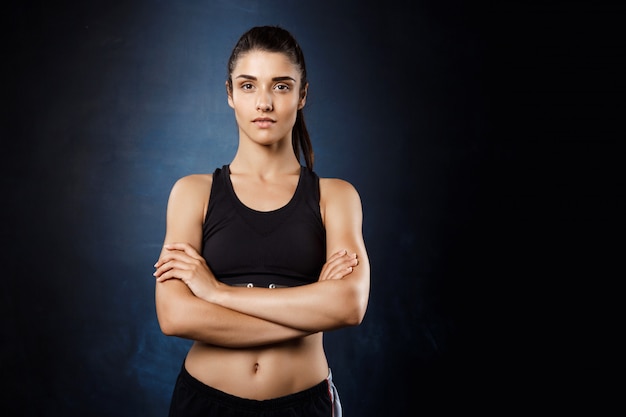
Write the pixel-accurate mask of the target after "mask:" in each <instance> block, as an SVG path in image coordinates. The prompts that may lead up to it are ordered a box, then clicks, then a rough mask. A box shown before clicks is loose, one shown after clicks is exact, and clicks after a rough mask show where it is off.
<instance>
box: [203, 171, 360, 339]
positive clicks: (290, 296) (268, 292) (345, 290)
mask: <svg viewBox="0 0 626 417" xmlns="http://www.w3.org/2000/svg"><path fill="white" fill-rule="evenodd" d="M320 193H321V199H320V208H321V210H322V217H323V220H324V225H325V228H326V247H327V259H329V260H330V259H335V261H334V262H335V264H340V265H345V264H346V262H347V261H346V259H348V258H349V257H350V255H353V254H356V257H357V260H358V264H357V265H356V266H353V267H352V268H351V270H350V269H349V270H348V271H349V272H345V273H342V274H339V275H340V276H342V278H341V279H329V278H330V277H329V276H328V275H326V276H324V275H325V274H324V270H323V271H322V275H321V276H320V280H319V281H318V282H316V283H313V284H310V285H304V286H300V287H292V288H275V289H267V288H240V287H229V286H226V285H219V284H218V285H217V286H216V288H215V289H214V290H213V291H210V292H208V294H207V295H206V296H205V298H206V299H207V301H210V302H213V303H216V304H219V305H222V306H224V307H227V308H229V309H232V310H236V311H239V312H241V313H245V314H248V315H251V316H255V317H258V318H262V319H265V320H269V321H272V322H275V323H278V324H282V325H284V326H288V327H292V328H296V329H301V330H306V331H325V330H332V329H338V328H341V327H347V326H356V325H358V324H360V323H361V321H362V320H363V317H364V316H365V311H366V309H367V304H368V300H369V291H370V264H369V259H368V256H367V251H366V248H365V242H364V239H363V231H362V228H363V210H362V205H361V199H360V197H359V194H358V192H357V191H356V189H355V188H354V187H353V186H352V185H351V184H350V183H348V182H346V181H343V180H339V179H321V180H320ZM342 250H345V251H346V254H345V255H344V256H343V257H342V256H339V258H338V257H337V256H334V257H333V256H332V254H336V253H338V252H340V251H342ZM337 259H338V260H337ZM327 265H328V263H327Z"/></svg>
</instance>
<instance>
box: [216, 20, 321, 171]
mask: <svg viewBox="0 0 626 417" xmlns="http://www.w3.org/2000/svg"><path fill="white" fill-rule="evenodd" d="M250 51H265V52H280V53H282V54H285V55H286V56H287V57H288V58H289V60H290V61H291V62H292V63H293V64H294V65H296V66H297V67H298V68H299V70H300V76H301V82H300V94H304V88H305V86H306V84H307V77H306V65H305V63H304V54H303V53H302V49H300V45H298V42H297V41H296V39H295V38H294V37H293V35H292V34H291V33H289V32H288V31H287V30H285V29H283V28H281V27H279V26H257V27H253V28H252V29H250V30H248V31H247V32H246V33H244V34H243V35H241V37H240V38H239V41H238V42H237V44H236V45H235V47H234V48H233V51H232V53H231V54H230V58H229V59H228V89H229V91H230V92H232V90H233V80H232V76H231V74H232V73H233V70H234V69H235V66H236V65H237V60H238V59H239V58H240V57H241V56H242V55H244V54H246V53H248V52H250ZM292 145H293V151H294V153H295V154H296V158H298V161H300V154H301V153H302V155H304V161H305V163H306V166H307V168H309V169H311V170H312V169H313V147H312V145H311V138H310V137H309V132H308V130H307V128H306V124H305V123H304V114H303V113H302V109H299V110H298V113H297V115H296V123H295V124H294V126H293V131H292Z"/></svg>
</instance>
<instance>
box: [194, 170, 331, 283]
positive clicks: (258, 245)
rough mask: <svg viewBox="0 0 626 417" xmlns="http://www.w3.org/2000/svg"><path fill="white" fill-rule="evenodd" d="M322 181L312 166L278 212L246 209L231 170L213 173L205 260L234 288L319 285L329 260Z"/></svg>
mask: <svg viewBox="0 0 626 417" xmlns="http://www.w3.org/2000/svg"><path fill="white" fill-rule="evenodd" d="M319 203H320V190H319V177H318V176H317V174H315V173H314V172H313V171H311V170H309V169H308V168H306V167H301V168H300V178H299V180H298V185H297V187H296V191H295V193H294V195H293V196H292V198H291V200H290V201H289V202H288V203H287V204H286V205H284V206H283V207H281V208H279V209H276V210H272V211H257V210H253V209H251V208H249V207H247V206H246V205H244V204H243V203H242V202H241V201H240V200H239V198H238V197H237V195H236V194H235V190H234V188H233V184H232V182H231V179H230V169H229V166H228V165H224V166H223V167H222V168H221V169H220V168H217V169H216V170H215V172H214V173H213V185H212V187H211V196H210V199H209V207H208V209H207V214H206V218H205V220H204V224H203V227H202V231H203V236H202V245H203V247H202V256H203V257H204V259H205V260H206V262H207V264H208V266H209V268H211V270H212V271H213V273H214V274H215V277H216V278H217V279H218V280H219V281H221V282H223V283H225V284H228V285H246V284H252V285H254V286H255V287H256V286H261V287H273V286H274V285H275V286H288V287H293V286H298V285H304V284H310V283H313V282H316V281H317V280H318V278H319V274H320V272H321V270H322V266H323V265H324V263H325V262H326V232H325V229H324V224H323V222H322V216H321V213H320V205H319Z"/></svg>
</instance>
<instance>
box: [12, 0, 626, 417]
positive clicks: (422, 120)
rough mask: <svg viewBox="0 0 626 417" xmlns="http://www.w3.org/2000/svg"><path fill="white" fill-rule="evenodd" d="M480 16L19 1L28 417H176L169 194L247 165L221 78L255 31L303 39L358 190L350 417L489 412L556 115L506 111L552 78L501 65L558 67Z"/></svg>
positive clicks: (312, 115) (22, 376) (399, 9)
mask: <svg viewBox="0 0 626 417" xmlns="http://www.w3.org/2000/svg"><path fill="white" fill-rule="evenodd" d="M466 3H467V4H465V3H463V2H454V1H452V2H434V1H432V2H413V1H399V0H393V1H390V2H384V5H382V4H380V3H374V2H362V1H356V0H350V1H341V2H320V1H295V0H294V1H282V2H281V1H276V0H273V1H254V0H231V1H214V2H208V1H180V2H174V1H148V0H142V1H134V2H121V1H114V2H110V1H108V2H105V1H97V2H77V1H76V2H71V1H66V2H61V3H59V2H46V3H44V2H41V3H40V4H37V3H30V4H26V3H25V4H23V5H21V6H13V9H12V10H11V11H10V12H9V13H7V15H8V16H9V28H10V30H11V36H10V37H9V39H8V41H9V45H10V46H9V54H8V58H9V59H7V61H6V62H7V63H6V64H5V65H3V66H4V67H5V69H8V71H9V75H8V76H7V75H5V79H4V82H5V87H4V88H5V91H6V94H5V95H4V97H5V110H6V111H5V115H8V122H7V123H5V124H4V125H3V137H2V151H3V153H2V155H3V157H4V161H3V167H2V170H3V173H4V175H3V176H2V186H3V190H4V191H3V192H4V193H5V194H4V197H3V203H2V210H3V218H4V219H5V224H4V225H3V227H2V234H3V241H4V242H5V245H4V248H5V249H3V259H5V262H3V274H2V276H3V289H2V298H1V306H0V309H1V310H0V313H1V314H2V332H1V334H2V336H1V337H2V351H1V353H2V365H1V369H2V375H3V379H4V380H5V382H7V381H8V387H6V386H5V388H4V389H3V398H6V401H3V403H5V402H7V401H8V403H9V404H10V405H8V410H9V412H10V413H12V414H11V415H29V416H35V415H46V416H74V415H76V416H78V415H93V416H115V417H122V416H154V417H157V416H165V415H166V409H167V405H168V402H169V396H170V392H171V389H172V387H173V384H174V380H175V376H176V374H177V372H178V370H179V367H180V365H181V361H182V359H183V357H184V354H185V352H186V349H187V348H188V346H189V342H188V341H184V340H179V339H176V338H169V337H166V336H164V335H162V334H161V333H160V331H159V328H158V325H157V321H156V316H155V311H154V298H153V291H154V283H153V277H152V275H151V274H152V271H153V268H152V265H153V263H154V262H155V260H156V258H157V256H158V253H159V250H160V245H161V243H162V239H163V233H164V216H165V208H166V207H165V206H166V200H167V196H168V192H169V189H170V187H171V186H172V184H173V183H174V181H175V180H176V179H177V178H179V177H181V176H183V175H186V174H189V173H198V172H211V171H212V170H213V169H214V168H215V167H217V166H221V165H222V164H224V163H228V162H230V160H231V158H232V157H233V156H234V151H235V147H236V143H237V140H236V133H237V132H236V129H235V124H234V117H233V115H232V111H231V109H230V108H229V107H228V106H227V103H226V98H225V91H224V80H225V72H226V70H225V66H226V60H227V58H228V54H229V52H230V49H231V48H232V46H233V45H234V43H235V41H236V40H237V38H238V36H239V35H240V34H241V33H242V32H243V31H245V30H246V29H247V28H249V27H250V26H253V25H258V24H280V25H282V26H284V27H285V28H287V29H288V30H290V31H292V32H293V33H294V34H295V35H296V37H297V38H298V39H299V41H300V43H301V45H302V47H303V49H304V52H305V55H306V59H307V64H308V70H309V76H310V83H311V87H310V90H309V98H308V102H307V107H306V111H305V115H306V119H307V123H308V126H309V130H310V132H311V134H312V140H313V144H314V149H315V151H316V158H317V159H316V171H317V172H318V173H319V174H320V175H321V176H329V177H341V178H344V179H347V180H349V181H350V182H352V183H353V184H354V185H355V186H356V187H357V188H358V189H359V191H360V193H361V197H362V200H363V207H364V214H365V224H364V234H365V239H366V244H367V246H368V249H369V253H370V257H371V263H372V294H371V299H370V300H371V301H370V306H369V310H368V314H367V316H366V319H365V321H364V323H363V324H362V325H361V326H359V327H358V328H353V329H344V330H340V331H337V332H332V333H330V334H328V335H327V336H326V347H327V353H328V356H329V360H330V362H331V367H332V368H333V374H334V376H335V379H336V382H337V385H338V388H339V390H340V393H341V396H342V400H343V403H344V407H345V411H346V415H347V416H391V415H417V413H419V412H420V411H426V410H427V409H429V408H431V407H438V408H445V407H447V406H456V405H460V406H465V407H468V404H470V403H469V402H468V401H472V402H473V403H477V404H478V406H477V408H476V410H482V409H483V407H484V406H485V404H486V403H488V402H490V401H489V397H490V396H491V395H492V393H493V392H494V391H493V389H495V388H497V386H498V385H500V381H501V380H500V379H491V380H489V379H487V382H485V379H484V378H485V376H486V375H487V376H489V377H490V378H491V377H492V371H493V369H494V368H498V370H500V369H503V370H504V371H505V372H507V371H509V370H511V368H512V367H513V368H515V367H516V364H517V363H519V362H518V360H513V361H511V360H507V359H506V358H505V360H504V361H502V362H498V366H496V367H492V366H491V365H488V364H487V363H488V362H487V361H489V360H491V359H494V358H496V357H497V358H499V357H500V356H504V355H503V354H502V349H503V345H504V343H503V340H505V339H504V336H503V334H504V333H506V332H507V330H508V329H510V328H511V327H512V326H513V323H512V322H511V321H509V322H507V323H506V325H504V326H501V324H502V323H501V320H502V316H503V315H504V311H505V310H506V309H504V310H502V309H495V308H493V307H494V306H493V305H492V303H493V302H494V300H497V304H498V307H502V306H505V305H507V304H509V303H510V302H511V300H512V299H513V298H515V295H514V292H511V291H508V289H509V287H508V284H509V283H510V282H511V281H515V282H516V285H519V284H520V283H521V282H520V281H518V279H519V278H520V277H521V275H522V272H524V271H527V270H530V269H531V268H530V263H532V261H529V260H528V259H529V258H531V259H534V256H535V255H536V253H535V254H534V255H533V256H530V257H528V256H527V255H528V252H526V250H527V249H528V246H526V243H527V242H530V241H531V240H534V239H536V238H537V236H535V235H534V234H533V232H534V231H538V230H539V228H538V227H537V226H536V224H535V223H533V222H532V218H533V217H532V216H533V215H534V214H536V213H537V212H533V211H532V209H536V208H535V207H534V206H531V204H530V203H529V202H528V201H530V200H529V199H527V197H528V198H530V199H532V197H533V195H536V189H534V188H532V187H531V186H530V185H528V184H529V183H528V182H527V181H528V180H530V179H533V180H534V179H537V178H538V177H539V176H540V174H539V173H538V172H539V169H538V168H537V167H536V166H532V165H531V164H529V165H526V163H525V162H522V161H523V160H525V158H526V157H528V156H530V155H532V154H533V153H534V152H535V150H536V149H537V146H538V145H536V143H535V142H532V141H526V137H525V136H523V135H522V134H521V133H519V132H520V130H519V129H517V128H516V126H517V127H520V126H522V123H519V122H520V120H525V121H526V122H527V124H524V125H523V127H522V128H521V131H522V132H524V135H525V134H526V133H529V132H530V128H529V127H528V123H529V122H533V121H534V122H536V121H537V120H536V119H530V120H529V119H528V118H526V117H524V118H520V119H518V118H517V117H518V116H517V114H515V113H514V112H512V111H511V112H510V111H509V110H507V107H506V105H507V104H509V105H511V104H513V106H518V107H517V109H519V108H521V107H522V106H521V105H519V104H518V103H517V102H513V100H510V101H506V99H507V98H509V99H510V96H509V95H510V94H513V95H514V96H515V97H516V99H519V98H521V99H522V100H523V99H524V98H525V97H527V96H525V95H523V94H522V93H524V94H525V93H526V92H528V91H532V88H533V85H534V84H532V83H531V81H532V80H533V79H532V78H531V79H530V81H529V78H528V76H526V78H524V77H520V78H518V80H519V79H522V80H524V82H525V83H526V84H522V87H520V84H518V83H513V82H512V79H511V78H508V77H507V76H505V75H503V74H502V73H501V72H500V71H501V70H503V69H507V68H508V69H511V68H513V69H514V70H515V72H514V74H515V75H519V74H520V73H522V70H519V68H522V67H524V68H528V67H529V68H530V69H531V73H530V76H531V77H532V76H534V77H535V78H534V80H535V81H536V80H538V79H540V76H539V75H538V74H539V72H540V71H538V68H539V67H538V66H534V67H533V65H534V64H533V62H532V61H523V60H520V61H519V62H518V61H515V60H513V61H511V60H512V59H513V58H515V57H516V55H515V54H513V53H511V52H510V49H509V48H510V47H513V48H518V49H519V48H520V46H522V48H521V49H522V52H521V53H524V54H526V56H533V55H534V54H535V52H534V50H532V48H529V47H528V44H527V43H526V42H527V41H528V39H529V38H525V37H524V36H523V35H522V33H523V32H522V31H521V29H523V28H525V27H526V26H525V23H526V22H524V24H522V23H520V22H522V19H521V18H515V17H514V15H513V14H511V13H501V14H498V15H497V19H495V20H494V14H493V13H496V14H497V13H500V11H502V10H500V11H498V10H497V7H496V9H495V10H492V9H486V8H480V7H478V6H477V5H476V4H469V3H473V2H466ZM382 6H384V7H382ZM518 9H519V8H518V7H517V6H516V7H511V8H510V10H509V9H507V10H506V11H507V12H510V11H519V10H518ZM526 12H527V14H526V16H532V13H531V12H528V11H526ZM490 13H492V14H490ZM546 21H548V19H546ZM494 22H495V23H494ZM511 22H515V23H517V26H515V29H512V30H511V31H510V32H506V29H507V28H509V26H508V25H509V24H510V23H511ZM545 27H546V26H543V29H541V30H543V31H544V32H545V31H546V29H545ZM496 28H497V29H499V30H502V29H505V32H502V31H500V32H494V29H496ZM517 29H520V32H519V34H518V32H515V30H517ZM514 32H515V33H516V36H511V41H512V43H507V42H506V41H505V40H503V38H502V36H503V33H507V34H509V35H511V34H512V33H514ZM524 47H525V48H524ZM507 59H508V60H509V61H507ZM503 60H504V61H503ZM503 62H504V64H503ZM507 65H508V67H507ZM518 70H519V73H518ZM533 71H534V72H533ZM524 72H525V73H526V74H528V73H527V72H526V71H524ZM496 81H497V82H496ZM500 82H502V83H501V84H499V83H500ZM523 88H526V90H524V91H523V92H522V93H520V91H521V89H523ZM501 99H504V100H501ZM542 103H543V105H544V106H548V107H544V110H545V109H549V105H550V102H549V103H548V104H546V103H545V101H542ZM526 104H528V105H529V106H531V105H533V101H532V100H527V103H526ZM511 108H515V107H510V106H509V107H508V109H511ZM546 112H548V110H546ZM534 117H535V118H540V117H541V115H539V116H537V115H535V116H534ZM616 117H617V116H616ZM503 120H506V121H507V122H511V124H510V125H507V126H504V125H505V123H504V122H503ZM511 126H513V128H511ZM504 127H506V129H508V133H509V134H508V135H507V136H505V135H503V132H504V131H505V130H504V129H503V128H504ZM520 143H522V144H524V146H522V147H519V148H516V146H517V145H519V144H520ZM541 146H544V148H543V149H544V150H545V149H546V148H545V146H546V145H545V142H544V143H543V144H542V145H541ZM514 149H515V150H516V151H513V150H514ZM519 149H521V152H517V151H519ZM550 149H552V148H550ZM568 149H571V148H568ZM581 153H582V151H581V148H575V149H574V150H573V151H571V155H579V154H581ZM542 162H544V161H543V160H542ZM521 167H524V169H525V171H524V172H526V173H527V175H528V177H522V176H521V174H520V173H519V172H520V171H517V170H516V169H517V168H521ZM507 175H508V176H509V179H512V181H509V179H507ZM583 192H585V190H583ZM621 195H622V196H623V192H622V194H621ZM541 196H542V197H545V196H550V198H554V196H553V194H548V193H546V194H545V195H544V194H541ZM576 201H578V200H576ZM580 201H583V199H582V198H581V199H580ZM610 201H613V200H610ZM615 201H617V200H615ZM619 201H620V202H623V198H622V199H621V200H619ZM527 208H531V211H530V212H529V211H528V210H526V209H527ZM537 210H538V209H537ZM572 218H573V217H572ZM561 219H562V218H561ZM539 240H541V239H539ZM7 242H8V243H7ZM540 246H541V245H540ZM535 250H536V247H535ZM542 253H543V252H542ZM546 253H547V251H546ZM524 259H526V260H525V261H524ZM509 261H511V262H509ZM492 278H493V281H492ZM533 279H537V277H536V275H533ZM494 283H495V284H496V285H495V286H492V285H491V284H494ZM505 287H506V289H505ZM494 291H495V295H494V294H493V292H494ZM486 294H492V295H490V296H487V295H486ZM518 335H519V334H518ZM526 343H528V342H526ZM509 359H510V358H509ZM512 362H513V363H512ZM477 381H483V382H481V383H480V384H479V383H478V382H477ZM494 385H495V386H494ZM500 388H502V387H500ZM2 408H3V409H5V410H7V406H6V405H3V406H2ZM466 409H468V408H466ZM18 410H19V412H18Z"/></svg>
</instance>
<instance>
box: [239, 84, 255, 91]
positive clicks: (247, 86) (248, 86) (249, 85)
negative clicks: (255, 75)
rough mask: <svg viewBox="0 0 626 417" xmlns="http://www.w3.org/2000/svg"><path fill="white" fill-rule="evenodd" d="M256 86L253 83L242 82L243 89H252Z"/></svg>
mask: <svg viewBox="0 0 626 417" xmlns="http://www.w3.org/2000/svg"><path fill="white" fill-rule="evenodd" d="M253 87H254V86H253V85H252V84H251V83H245V84H241V89H242V90H252V88H253Z"/></svg>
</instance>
